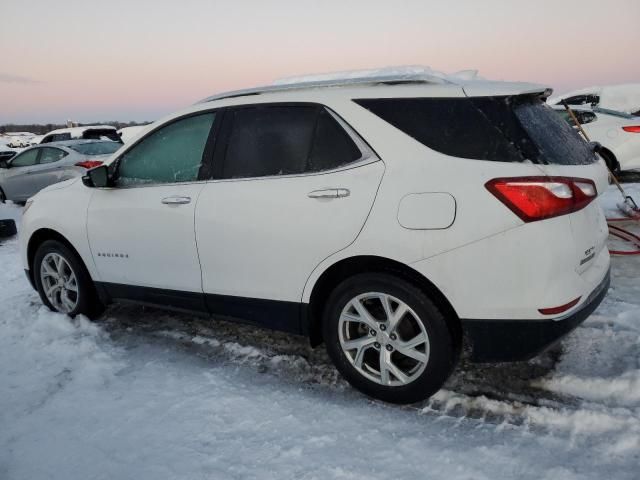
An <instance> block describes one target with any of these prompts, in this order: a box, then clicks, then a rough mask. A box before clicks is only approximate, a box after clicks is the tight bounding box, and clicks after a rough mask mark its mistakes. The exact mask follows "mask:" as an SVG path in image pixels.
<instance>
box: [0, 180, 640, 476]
mask: <svg viewBox="0 0 640 480" xmlns="http://www.w3.org/2000/svg"><path fill="white" fill-rule="evenodd" d="M638 187H640V185H635V186H634V187H633V188H638ZM608 194H609V192H608V193H607V195H608ZM605 201H606V196H605ZM20 211H21V210H20V209H19V208H18V207H16V206H13V205H11V204H9V205H0V217H3V218H4V217H6V216H12V217H19V215H20ZM639 272H640V259H613V279H612V282H613V283H612V288H611V290H610V292H609V294H608V296H607V298H606V299H605V301H604V303H603V304H602V305H601V307H600V308H599V309H598V310H597V311H596V313H595V314H594V315H593V316H592V317H591V318H590V319H589V320H588V321H587V322H586V323H585V324H584V325H583V326H582V327H580V328H578V329H577V330H576V331H575V332H574V333H573V334H572V335H570V336H569V337H567V339H566V340H565V341H564V342H563V350H562V351H560V352H551V353H549V354H546V355H543V356H542V357H540V358H538V359H536V360H534V361H532V362H528V363H522V364H503V365H494V366H486V365H471V364H468V363H466V362H465V361H463V362H462V363H461V364H460V366H459V368H458V369H457V371H456V373H455V374H454V376H453V377H452V379H451V380H450V381H449V382H448V384H447V387H446V388H445V389H444V390H442V391H441V392H439V393H438V394H437V395H436V396H435V397H434V398H433V399H431V400H429V401H428V402H425V403H424V404H420V405H415V406H407V407H397V406H392V405H385V404H381V403H379V402H374V401H371V400H368V399H367V398H365V397H363V396H362V395H360V394H358V393H357V392H355V391H354V390H353V389H352V388H350V387H348V386H347V385H346V383H345V382H344V381H343V380H342V379H340V377H339V376H338V375H337V374H336V372H335V369H334V368H333V367H332V366H331V364H330V362H329V360H328V358H327V356H326V354H325V353H324V351H323V350H322V349H317V350H312V349H310V348H309V346H308V344H307V342H306V340H305V339H303V338H298V337H292V336H288V335H285V334H281V333H277V332H268V331H262V330H259V329H256V328H253V327H250V326H240V325H234V324H230V323H227V322H212V321H211V320H209V319H207V318H205V319H202V318H196V317H191V316H189V315H180V314H175V313H167V312H164V311H160V310H155V309H150V308H142V307H131V306H114V307H111V308H110V309H109V310H108V312H107V313H106V315H105V316H104V317H103V318H102V319H101V320H100V321H98V322H96V323H92V322H89V321H87V320H86V319H84V318H77V319H75V320H70V319H69V318H67V317H65V316H63V315H58V314H53V313H51V312H49V311H48V310H47V309H45V308H44V307H43V306H42V305H41V303H40V300H39V298H38V296H37V294H36V293H35V292H34V291H33V290H32V289H31V288H30V286H29V285H28V283H27V281H26V279H25V278H24V273H23V271H22V266H21V265H20V259H19V255H18V245H17V241H16V240H15V239H11V240H8V241H5V242H0V478H2V480H14V479H29V480H39V479H45V478H47V479H51V478H53V479H61V480H72V479H85V478H92V479H97V480H101V479H105V480H106V479H113V478H136V479H138V480H145V479H153V480H156V479H159V478H176V479H177V478H225V479H226V478H243V479H245V478H246V479H274V480H276V479H277V480H282V479H284V478H305V479H309V480H311V479H323V480H324V479H367V480H369V479H384V480H388V479H390V478H392V479H417V478H427V477H428V478H430V479H447V480H460V479H468V480H470V479H474V480H482V479H492V480H493V479H502V478H504V479H511V478H518V479H524V480H527V479H531V480H534V479H535V480H540V479H546V478H548V479H554V480H556V479H589V478H593V479H602V478H615V479H616V480H618V479H635V478H637V469H638V464H639V461H640V453H639V452H640V400H639V391H640V390H639V389H640V386H639V385H638V376H639V373H638V371H639V366H640V363H639V362H640V325H639V324H638V321H637V319H638V318H640V285H639V283H638V275H639Z"/></svg>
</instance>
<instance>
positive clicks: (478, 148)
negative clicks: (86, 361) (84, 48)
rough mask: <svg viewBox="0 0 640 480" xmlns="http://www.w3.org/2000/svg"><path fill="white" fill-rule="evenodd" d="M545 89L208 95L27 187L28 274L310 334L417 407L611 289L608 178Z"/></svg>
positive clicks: (576, 318)
mask: <svg viewBox="0 0 640 480" xmlns="http://www.w3.org/2000/svg"><path fill="white" fill-rule="evenodd" d="M547 93H548V91H546V90H545V88H544V87H539V86H536V85H531V84H516V83H491V82H470V83H464V81H459V82H455V83H454V82H453V81H451V80H445V79H441V78H437V77H433V78H429V77H425V76H421V77H420V78H414V79H411V78H406V77H402V78H401V79H399V78H393V77H380V78H369V79H361V80H359V81H358V80H353V79H352V80H349V81H344V82H342V83H341V82H329V81H327V82H319V83H307V84H298V85H281V86H274V87H267V88H263V89H255V90H247V91H240V92H232V93H229V94H226V95H219V96H216V97H212V98H210V99H207V100H205V101H203V102H201V103H199V104H197V105H195V106H192V107H191V108H188V109H186V110H184V111H181V112H179V113H177V114H174V115H171V116H170V117H167V118H165V119H163V120H160V121H158V122H156V123H155V124H154V125H152V126H150V128H149V130H148V132H146V134H145V135H144V136H142V137H141V138H139V139H137V140H136V141H135V142H133V143H131V144H128V145H126V146H125V147H123V148H122V150H120V151H119V152H118V153H117V154H115V155H114V157H113V158H112V159H111V160H110V161H107V162H106V165H104V166H102V167H97V168H95V169H93V170H90V171H89V172H88V174H87V175H86V176H85V177H84V178H83V179H82V181H80V180H70V181H67V182H63V183H60V184H57V185H54V186H51V187H49V188H47V189H45V190H43V191H42V192H40V193H39V194H37V195H36V196H35V197H33V199H32V200H30V201H29V202H28V205H27V208H26V209H25V213H24V217H23V225H22V229H21V248H22V259H23V262H24V267H25V269H26V272H27V276H28V277H29V279H30V280H31V282H32V284H33V285H34V287H35V288H37V290H38V291H39V292H40V297H41V298H42V301H43V302H44V303H45V304H46V305H47V306H48V307H49V308H51V309H53V310H56V311H59V312H64V313H67V314H69V315H71V316H73V315H76V314H85V315H88V316H90V317H92V316H95V315H98V314H99V313H100V312H101V311H102V310H103V308H104V305H106V304H108V303H110V302H112V301H119V300H127V301H135V302H140V303H144V304H153V305H162V306H165V307H169V308H174V309H179V310H189V311H197V312H207V313H210V314H212V315H213V316H217V317H226V318H231V319H237V320H241V321H246V322H251V323H254V324H256V325H261V326H267V327H270V328H274V329H278V330H283V331H287V332H291V333H294V334H300V335H306V336H308V337H309V338H310V340H311V342H312V343H313V344H314V345H317V344H319V343H321V342H324V343H325V344H326V347H327V350H328V352H329V355H330V356H331V358H332V360H333V361H334V362H335V365H336V367H337V368H338V369H339V371H340V372H341V373H342V375H344V377H346V379H347V380H348V381H349V382H351V383H352V384H353V385H354V386H355V387H356V388H358V389H360V390H361V391H363V392H365V393H367V394H369V395H371V396H374V397H377V398H380V399H383V400H386V401H390V402H397V403H407V402H415V401H418V400H421V399H424V398H426V397H428V396H429V395H432V394H433V393H434V392H436V391H437V390H438V389H439V388H440V387H441V386H442V385H443V383H444V382H445V380H446V379H447V377H448V376H449V375H450V373H451V372H452V370H453V368H454V366H455V365H456V361H457V359H458V356H459V355H460V351H461V349H462V347H463V345H467V344H468V345H469V347H468V348H469V350H470V356H471V359H472V360H476V361H513V360H523V359H528V358H531V357H533V356H535V355H537V354H538V353H539V352H541V351H542V350H543V349H545V348H546V347H547V346H549V345H550V344H551V343H553V342H555V341H557V340H558V339H559V338H560V337H561V336H563V335H564V334H566V333H567V332H569V331H571V330H572V329H573V328H575V327H576V326H577V325H578V324H579V323H580V322H582V321H583V320H584V319H585V318H586V317H587V316H588V315H589V314H590V313H591V312H592V311H593V310H594V309H595V308H596V307H597V305H598V304H599V303H600V301H601V300H602V298H603V297H604V295H605V294H606V291H607V287H608V284H609V255H608V252H607V249H606V248H605V240H606V237H607V225H606V223H605V219H604V216H603V214H602V211H601V209H600V207H599V206H598V203H597V202H595V201H594V200H595V198H596V197H597V195H598V193H599V192H602V191H603V190H604V189H605V188H606V186H607V172H606V170H605V168H604V166H603V163H602V161H599V160H598V159H597V157H596V156H595V154H594V153H593V152H592V150H591V149H590V147H589V145H588V144H587V143H585V142H583V141H582V140H581V139H580V138H579V136H578V134H577V133H576V132H574V131H573V130H572V129H571V127H570V126H569V125H567V124H566V123H565V122H564V121H563V120H562V119H561V118H560V117H559V116H558V115H557V114H556V113H555V112H553V110H552V109H551V108H550V107H548V106H546V105H545V104H544V98H543V97H544V95H545V94H547ZM465 348H466V347H465Z"/></svg>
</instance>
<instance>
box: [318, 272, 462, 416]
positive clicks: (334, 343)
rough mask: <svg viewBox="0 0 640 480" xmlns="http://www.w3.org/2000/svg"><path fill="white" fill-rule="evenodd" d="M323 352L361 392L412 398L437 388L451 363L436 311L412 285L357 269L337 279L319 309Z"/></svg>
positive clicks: (450, 343) (452, 353) (448, 340)
mask: <svg viewBox="0 0 640 480" xmlns="http://www.w3.org/2000/svg"><path fill="white" fill-rule="evenodd" d="M323 326H324V339H325V342H326V346H327V352H328V354H329V356H330V357H331V359H332V360H333V362H334V364H335V365H336V368H337V369H338V370H339V371H340V373H341V374H342V375H343V376H344V377H345V378H346V379H347V380H348V381H349V383H351V385H353V386H354V387H355V388H357V389H358V390H360V391H362V392H363V393H365V394H367V395H369V396H371V397H374V398H378V399H380V400H384V401H387V402H391V403H401V404H404V403H413V402H417V401H420V400H424V399H426V398H428V397H430V396H431V395H433V394H434V393H435V392H437V391H438V390H439V389H440V388H441V387H442V385H443V384H444V382H445V381H446V380H447V378H448V377H449V375H450V374H451V372H452V370H453V367H454V366H455V363H456V351H457V349H456V346H455V343H454V337H453V336H452V334H451V332H450V330H449V328H448V327H447V323H446V320H445V318H444V316H443V314H442V312H441V311H440V310H439V309H438V307H437V306H436V305H435V304H434V303H433V302H432V301H431V299H430V298H429V297H428V296H427V295H425V294H424V292H422V291H421V290H420V289H418V288H416V287H415V286H414V285H412V284H410V283H408V282H406V281H404V280H402V279H400V278H398V277H395V276H392V275H387V274H377V273H376V274H373V273H371V274H360V275H356V276H354V277H351V278H349V279H347V280H345V281H344V282H343V283H341V284H340V285H339V286H338V287H337V288H336V289H335V290H334V291H333V293H332V294H331V296H330V298H329V301H328V304H327V308H326V309H325V312H324V323H323Z"/></svg>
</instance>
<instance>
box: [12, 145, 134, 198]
mask: <svg viewBox="0 0 640 480" xmlns="http://www.w3.org/2000/svg"><path fill="white" fill-rule="evenodd" d="M121 146H122V144H120V143H118V142H112V141H100V140H70V141H67V142H57V143H55V144H51V145H48V146H37V147H31V148H28V149H26V150H23V151H22V152H20V153H19V154H18V155H16V156H15V157H13V158H11V159H9V160H7V161H6V162H4V163H3V164H0V201H3V202H4V201H5V200H12V201H14V202H26V201H27V199H28V198H29V197H32V196H33V195H35V194H36V193H38V192H39V191H40V190H42V189H43V188H44V187H47V186H49V185H52V184H54V183H58V182H61V181H63V180H67V179H69V178H73V177H77V176H80V175H82V174H84V173H85V172H86V171H87V169H88V168H93V167H95V166H97V165H100V164H101V163H102V161H103V160H104V159H105V158H107V157H108V156H109V155H110V154H112V153H113V152H115V151H116V150H118V148H120V147H121Z"/></svg>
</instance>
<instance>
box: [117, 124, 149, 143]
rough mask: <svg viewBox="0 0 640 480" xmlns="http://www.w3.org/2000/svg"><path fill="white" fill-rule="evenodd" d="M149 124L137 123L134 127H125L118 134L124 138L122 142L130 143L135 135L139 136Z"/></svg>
mask: <svg viewBox="0 0 640 480" xmlns="http://www.w3.org/2000/svg"><path fill="white" fill-rule="evenodd" d="M146 127H147V126H146V125H135V126H132V127H124V128H121V129H120V130H118V135H119V136H120V139H121V140H122V143H129V142H130V141H131V140H133V139H134V138H135V137H137V136H138V134H140V133H141V132H142V131H143V130H144V129H145V128H146Z"/></svg>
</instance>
